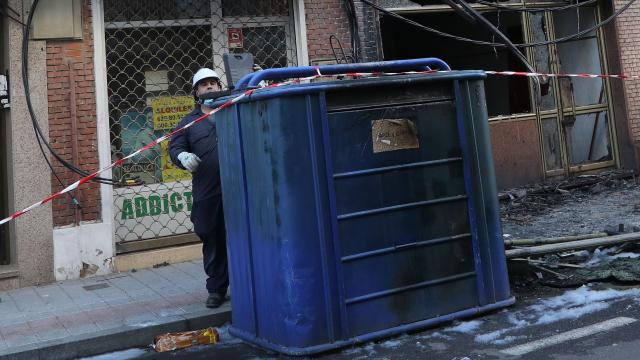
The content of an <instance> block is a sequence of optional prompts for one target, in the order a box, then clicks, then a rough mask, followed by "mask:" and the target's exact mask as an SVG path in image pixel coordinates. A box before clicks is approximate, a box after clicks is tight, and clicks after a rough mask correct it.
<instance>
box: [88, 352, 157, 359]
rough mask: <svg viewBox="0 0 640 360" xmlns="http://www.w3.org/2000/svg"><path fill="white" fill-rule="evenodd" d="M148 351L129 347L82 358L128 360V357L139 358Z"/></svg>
mask: <svg viewBox="0 0 640 360" xmlns="http://www.w3.org/2000/svg"><path fill="white" fill-rule="evenodd" d="M146 353H147V352H146V350H145V349H128V350H122V351H115V352H112V353H108V354H102V355H96V356H91V357H85V358H81V360H128V359H137V358H139V357H140V356H142V355H144V354H146Z"/></svg>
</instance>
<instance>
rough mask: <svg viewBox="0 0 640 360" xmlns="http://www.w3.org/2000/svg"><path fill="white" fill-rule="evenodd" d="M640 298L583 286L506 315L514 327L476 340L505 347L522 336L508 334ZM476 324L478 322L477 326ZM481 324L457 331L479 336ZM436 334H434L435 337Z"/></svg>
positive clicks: (625, 292)
mask: <svg viewBox="0 0 640 360" xmlns="http://www.w3.org/2000/svg"><path fill="white" fill-rule="evenodd" d="M628 298H637V301H639V302H640V289H635V288H634V289H628V290H614V289H605V290H594V289H592V288H591V287H590V286H586V285H585V286H581V287H579V288H577V289H574V290H569V291H567V292H565V293H564V294H562V295H559V296H556V297H552V298H549V299H545V300H542V301H540V302H539V303H537V304H533V305H530V306H528V307H527V308H525V309H523V310H521V311H518V312H513V313H508V314H507V321H508V322H509V323H510V324H512V325H513V326H511V327H506V328H503V329H498V330H494V331H489V332H485V333H482V334H478V335H476V336H475V337H474V340H475V341H476V342H478V343H482V344H494V345H503V344H508V343H511V342H513V341H515V340H517V339H519V338H521V337H522V336H515V335H510V334H509V333H510V332H512V331H515V330H518V329H522V328H524V327H528V326H535V325H543V324H550V323H554V322H558V321H561V320H567V319H577V318H579V317H581V316H584V315H587V314H591V313H594V312H597V311H600V310H603V309H606V308H608V307H609V306H610V304H609V303H608V301H609V302H612V301H618V300H621V299H628ZM476 322H477V323H476ZM481 325H482V324H481V323H480V322H479V321H477V320H476V321H470V322H467V323H461V324H460V325H457V326H456V327H454V328H450V329H446V330H447V331H451V329H455V328H460V329H463V330H465V331H460V332H464V333H468V334H472V333H477V332H478V330H480V327H481ZM433 335H435V334H432V336H433Z"/></svg>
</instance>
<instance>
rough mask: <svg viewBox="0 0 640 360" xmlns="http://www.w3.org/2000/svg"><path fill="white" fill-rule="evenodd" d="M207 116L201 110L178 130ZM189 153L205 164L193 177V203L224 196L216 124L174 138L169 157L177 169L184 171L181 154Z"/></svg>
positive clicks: (203, 124)
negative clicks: (221, 192) (221, 190)
mask: <svg viewBox="0 0 640 360" xmlns="http://www.w3.org/2000/svg"><path fill="white" fill-rule="evenodd" d="M202 115H204V114H203V113H202V111H201V110H200V107H199V106H196V108H195V109H194V110H193V111H192V112H191V113H189V114H188V115H187V116H185V117H184V118H182V120H180V123H179V124H178V128H180V127H183V126H185V125H186V124H188V123H190V122H192V121H193V120H195V119H197V118H199V117H201V116H202ZM183 151H186V152H190V153H194V154H196V155H197V156H198V157H199V158H200V160H201V162H200V165H198V169H197V170H196V172H194V173H193V202H194V205H195V203H197V202H199V201H202V200H205V199H208V198H210V197H212V196H215V195H220V167H219V165H218V137H217V135H216V126H215V124H214V123H213V121H208V119H203V120H201V121H199V122H198V123H196V124H194V125H193V126H191V127H190V128H188V129H187V130H185V131H182V132H180V133H178V134H176V135H174V136H173V138H172V139H171V141H170V143H169V155H170V156H171V161H173V163H174V164H176V166H178V167H179V168H181V169H184V167H183V166H182V163H181V162H180V160H178V154H180V153H181V152H183Z"/></svg>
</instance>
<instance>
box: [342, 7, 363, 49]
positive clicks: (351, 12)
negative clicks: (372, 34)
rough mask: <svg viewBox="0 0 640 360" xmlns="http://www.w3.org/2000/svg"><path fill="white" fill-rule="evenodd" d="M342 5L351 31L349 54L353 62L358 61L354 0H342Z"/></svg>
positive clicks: (357, 36) (357, 35) (358, 40)
mask: <svg viewBox="0 0 640 360" xmlns="http://www.w3.org/2000/svg"><path fill="white" fill-rule="evenodd" d="M344 6H345V9H346V10H347V16H348V17H349V32H350V33H351V55H352V58H353V59H354V61H355V62H358V61H360V27H359V25H358V15H357V14H356V6H355V3H354V0H344Z"/></svg>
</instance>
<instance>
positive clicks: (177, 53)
mask: <svg viewBox="0 0 640 360" xmlns="http://www.w3.org/2000/svg"><path fill="white" fill-rule="evenodd" d="M104 14H105V43H106V64H107V87H108V95H109V118H110V135H111V154H112V160H113V161H116V160H118V159H121V158H122V157H124V156H126V155H128V154H131V153H132V152H133V151H135V150H137V149H138V148H140V147H142V146H143V145H144V144H147V143H149V142H151V141H152V140H153V139H155V138H157V137H159V136H161V135H163V134H165V133H167V132H169V131H170V130H171V129H172V128H173V127H175V125H176V124H177V122H178V121H179V120H180V118H181V117H182V116H183V115H184V114H185V113H188V112H189V111H190V110H191V109H193V105H194V104H193V98H192V96H191V78H192V77H193V74H194V73H195V72H196V71H197V70H198V69H199V68H201V67H210V68H213V69H214V70H216V71H217V72H218V73H219V74H221V77H222V81H223V83H224V82H225V80H226V79H225V77H224V64H223V60H222V55H223V54H224V53H226V52H233V53H236V52H250V53H252V54H253V56H254V59H255V62H256V63H257V64H258V65H260V66H262V67H263V68H271V67H285V66H292V65H296V64H297V59H296V52H295V49H296V46H295V37H294V34H295V31H294V21H293V11H292V3H291V1H289V0H271V1H247V0H232V1H231V0H214V1H209V0H170V1H169V0H161V1H150V0H146V1H130V0H105V1H104ZM166 145H167V143H165V144H164V145H163V146H158V147H156V148H154V149H152V150H149V151H147V152H145V153H142V154H140V155H138V156H136V157H134V158H132V159H130V160H128V161H126V162H125V163H123V164H122V166H120V167H117V168H115V169H114V171H113V176H114V178H118V179H121V180H123V181H128V183H129V186H124V187H120V188H116V189H115V191H114V203H115V219H114V220H115V237H116V241H117V242H118V243H120V244H124V243H127V242H131V241H137V240H145V239H157V238H159V237H164V236H175V235H180V234H186V233H189V232H191V231H192V230H193V225H192V224H191V222H190V221H189V211H190V210H191V176H190V174H189V173H188V172H184V171H180V170H179V169H177V168H175V167H174V166H173V165H172V164H171V161H170V159H169V158H168V154H167V151H166ZM147 242H148V241H147ZM151 243H153V241H151ZM157 244H158V246H161V245H160V244H164V245H165V246H166V244H167V242H166V241H158V242H157ZM152 247H153V246H152Z"/></svg>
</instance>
